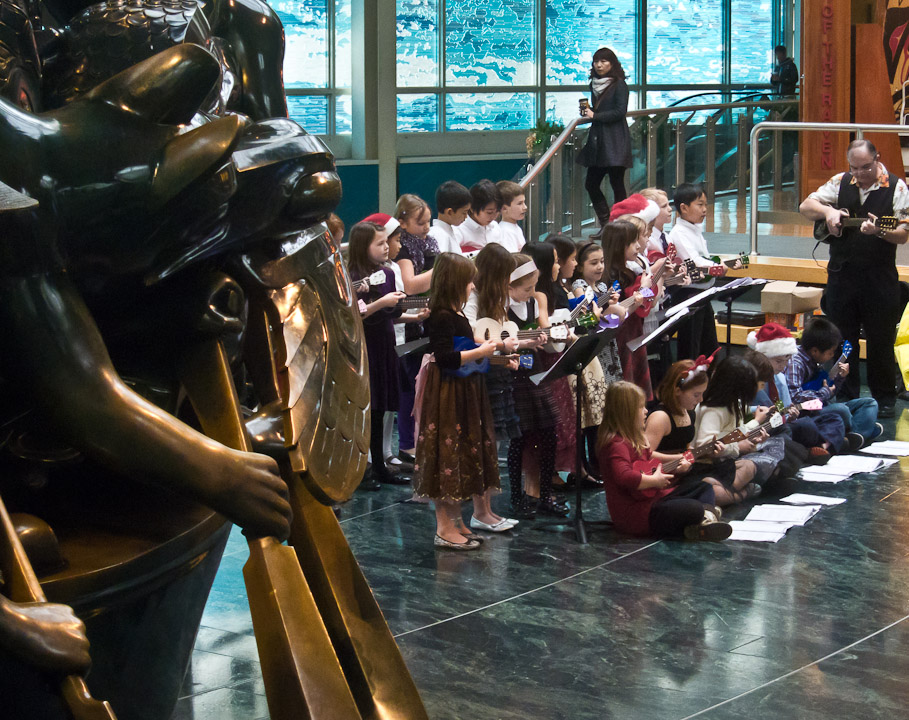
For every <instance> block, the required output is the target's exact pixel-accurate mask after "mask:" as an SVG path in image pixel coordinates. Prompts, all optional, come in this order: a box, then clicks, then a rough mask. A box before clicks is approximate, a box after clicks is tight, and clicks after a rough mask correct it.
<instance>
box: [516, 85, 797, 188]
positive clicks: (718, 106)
mask: <svg viewBox="0 0 909 720" xmlns="http://www.w3.org/2000/svg"><path fill="white" fill-rule="evenodd" d="M794 102H798V101H797V100H793V99H789V100H753V101H749V102H741V103H710V104H707V105H679V106H677V107H667V108H643V109H641V110H629V111H628V112H627V113H626V114H625V117H629V118H636V117H654V116H656V117H658V116H661V115H667V116H668V115H674V114H676V113H691V112H700V111H702V110H735V109H748V108H755V107H761V108H772V107H791V106H792V104H793V103H794ZM589 123H590V118H575V119H574V120H572V121H571V122H570V123H568V125H566V126H565V129H564V130H563V131H562V132H561V134H560V135H559V137H558V138H556V140H555V142H553V143H552V145H550V146H549V149H548V150H546V152H545V153H543V155H542V157H540V159H539V160H537V162H536V163H535V164H534V166H533V167H532V168H531V169H530V171H529V172H528V173H527V175H525V176H524V177H523V178H521V179H520V180H519V181H518V184H519V185H520V186H521V187H524V188H526V187H527V186H528V185H529V184H530V183H532V182H533V181H534V180H536V178H537V177H538V176H539V174H540V173H541V172H543V170H545V169H546V167H547V166H548V165H549V164H550V162H552V158H553V157H554V156H555V154H556V153H557V152H558V151H559V150H561V149H562V146H563V145H564V144H565V143H566V142H567V141H568V139H569V138H570V137H571V136H572V134H574V131H575V129H576V128H577V127H578V126H579V125H587V124H589Z"/></svg>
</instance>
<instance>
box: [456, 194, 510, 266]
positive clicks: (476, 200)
mask: <svg viewBox="0 0 909 720" xmlns="http://www.w3.org/2000/svg"><path fill="white" fill-rule="evenodd" d="M501 209H502V197H501V196H500V195H499V191H498V190H497V189H496V186H495V185H494V184H493V182H492V181H491V180H485V179H484V180H480V182H478V183H477V184H476V185H474V186H473V187H471V188H470V210H469V211H468V212H467V219H466V220H465V221H464V223H463V224H462V225H461V228H460V230H461V250H462V251H463V252H465V253H470V252H473V251H474V250H482V249H483V248H484V247H486V245H487V244H488V243H490V242H498V238H499V224H498V223H497V222H496V216H497V215H498V214H499V211H500V210H501Z"/></svg>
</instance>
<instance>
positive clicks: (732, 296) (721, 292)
mask: <svg viewBox="0 0 909 720" xmlns="http://www.w3.org/2000/svg"><path fill="white" fill-rule="evenodd" d="M742 279H743V280H746V281H747V282H738V281H736V280H734V281H733V282H731V283H729V284H728V285H720V286H719V287H718V288H717V292H716V294H715V295H714V297H716V298H721V299H723V300H724V301H725V302H726V357H729V353H730V351H731V349H732V303H734V302H735V301H736V300H738V299H739V298H740V297H742V295H744V294H745V293H746V292H748V291H749V290H750V289H751V288H753V287H760V286H761V285H766V284H767V283H768V282H770V281H769V280H764V279H763V278H757V279H755V278H742Z"/></svg>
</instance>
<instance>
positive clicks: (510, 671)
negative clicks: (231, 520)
mask: <svg viewBox="0 0 909 720" xmlns="http://www.w3.org/2000/svg"><path fill="white" fill-rule="evenodd" d="M897 410H898V411H901V410H902V411H903V417H902V418H901V419H898V421H897V423H896V424H895V423H894V422H893V421H890V422H889V423H888V426H887V432H886V434H885V437H891V438H892V437H894V436H896V437H897V438H898V439H909V407H907V405H906V404H905V403H899V404H898V405H897ZM904 426H905V427H904ZM907 475H909V458H907V459H903V460H901V461H900V463H898V464H897V465H894V466H893V467H892V468H890V469H888V470H886V471H883V472H880V473H876V474H869V475H860V476H856V477H854V478H852V479H850V480H847V481H845V482H842V483H840V484H838V485H830V486H826V485H815V484H811V483H807V482H797V483H792V484H790V485H787V487H781V488H779V489H778V493H777V496H779V493H788V492H790V491H791V490H793V489H797V490H798V491H800V492H808V493H813V494H821V495H831V496H837V497H844V498H846V499H847V502H846V503H844V504H842V505H839V506H836V507H830V508H825V509H824V510H822V511H821V513H820V514H819V515H817V516H816V517H815V518H814V519H812V520H811V522H810V523H809V524H808V525H807V526H805V527H802V528H793V529H792V530H790V531H789V533H788V535H787V536H786V537H785V538H784V539H783V540H782V541H780V542H779V543H777V544H753V543H743V542H726V543H723V544H686V543H682V542H667V541H659V542H654V541H650V540H639V539H629V538H626V537H621V536H619V535H617V534H616V533H614V532H612V531H598V532H594V533H593V534H592V535H591V542H590V544H589V545H586V546H581V545H578V544H577V543H576V542H575V541H574V537H573V534H572V533H570V532H568V531H567V530H566V529H565V528H562V529H559V528H552V527H549V528H540V527H535V526H534V523H532V522H524V523H522V524H521V525H520V526H519V528H517V529H515V530H514V531H512V532H511V533H506V534H504V535H497V536H490V537H489V538H488V539H487V541H486V543H485V545H484V547H483V548H482V550H480V551H479V552H475V553H464V554H458V553H451V552H447V553H446V552H440V551H436V550H434V549H433V547H432V542H431V540H432V534H433V517H432V513H431V511H430V509H429V507H428V506H425V505H413V504H405V503H402V502H401V501H402V500H403V499H404V498H405V497H406V496H407V494H406V493H405V491H404V490H403V489H402V488H400V487H387V488H383V490H382V491H380V492H378V493H369V494H367V493H358V494H357V496H356V497H355V498H354V499H353V500H352V501H351V502H350V503H348V504H347V505H346V506H345V507H344V508H343V515H342V520H343V527H344V530H345V533H346V534H347V537H348V538H349V541H350V543H351V546H352V547H353V549H354V552H355V553H356V555H357V557H358V558H359V561H360V563H361V565H362V567H363V569H364V572H365V573H366V576H367V578H368V579H369V581H370V583H371V584H372V587H373V589H374V591H375V593H376V596H377V597H378V600H379V603H380V605H381V607H382V609H383V611H384V612H385V615H386V617H387V619H388V622H389V625H390V626H391V628H392V631H393V632H394V633H395V635H396V636H397V638H398V643H399V645H400V646H401V649H402V651H403V653H404V657H405V659H406V660H407V663H408V665H409V667H410V668H411V671H412V673H413V675H414V678H415V680H416V683H417V685H418V687H419V688H420V690H421V693H422V695H423V698H424V700H425V703H426V706H427V708H428V710H429V714H430V717H431V718H433V720H454V719H455V718H459V719H460V718H476V719H477V720H485V719H496V718H500V719H502V720H517V719H518V718H520V719H522V720H524V719H526V718H541V719H547V720H549V719H553V720H555V719H565V720H587V719H591V720H593V719H596V720H601V719H604V718H617V719H618V718H620V719H622V720H626V719H635V720H636V719H638V718H640V719H645V720H664V719H665V720H681V719H682V718H694V717H699V718H709V719H710V720H721V719H726V718H730V719H731V718H742V717H746V718H799V719H800V720H814V719H818V720H819V719H821V718H824V719H826V718H862V719H866V718H888V720H892V719H894V718H900V717H905V716H904V715H903V713H904V712H906V709H905V708H906V707H907V706H909V679H907V678H909V653H907V648H909V487H907V482H906V479H905V478H906V477H907ZM768 499H771V500H772V499H774V496H773V495H770V496H769V497H763V496H762V497H761V498H759V500H760V501H761V502H765V501H767V500H768ZM499 500H500V501H503V498H499ZM502 504H503V505H504V502H502ZM585 508H586V510H585V512H587V513H588V514H589V515H590V516H591V517H603V516H604V514H605V508H604V502H603V496H602V493H594V494H589V495H587V496H586V497H585ZM746 511H747V508H739V509H737V510H734V511H731V512H730V513H729V515H730V516H731V517H739V516H742V515H744V514H745V512H746ZM244 562H245V544H244V542H243V539H242V537H241V536H240V535H239V533H236V532H235V533H234V534H233V535H232V537H231V540H230V543H229V544H228V548H227V555H226V557H225V559H224V562H223V563H222V566H221V569H220V571H219V574H218V577H217V579H216V581H215V587H214V588H213V590H212V594H211V597H210V599H209V602H208V606H207V607H206V612H205V616H204V618H203V621H202V625H203V627H202V629H201V631H200V633H199V637H198V640H197V643H196V650H195V653H194V657H193V663H192V667H191V669H190V672H189V673H188V675H187V678H186V682H185V685H184V691H183V692H184V695H185V696H184V697H183V698H181V699H180V701H179V703H178V706H177V709H176V712H175V714H174V716H173V717H174V720H189V719H191V718H192V719H194V720H209V719H214V718H218V720H231V719H233V718H243V719H244V720H255V719H258V718H267V717H268V708H267V705H266V702H265V697H264V694H263V692H264V691H263V686H262V681H261V676H260V671H259V664H258V658H257V655H256V646H255V639H254V638H253V637H252V627H251V622H250V619H249V612H248V609H247V607H246V594H245V590H244V587H243V580H242V575H241V568H242V565H243V563H244Z"/></svg>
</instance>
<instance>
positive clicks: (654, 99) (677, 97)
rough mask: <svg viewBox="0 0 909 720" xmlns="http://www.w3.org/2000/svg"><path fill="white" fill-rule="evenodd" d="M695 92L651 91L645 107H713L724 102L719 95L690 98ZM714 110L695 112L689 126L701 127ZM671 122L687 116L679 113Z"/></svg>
mask: <svg viewBox="0 0 909 720" xmlns="http://www.w3.org/2000/svg"><path fill="white" fill-rule="evenodd" d="M695 92H696V91H694V90H652V91H650V92H648V93H647V107H649V108H664V107H669V106H670V105H672V104H673V103H675V104H676V105H678V106H679V107H682V106H685V107H687V106H689V105H715V104H717V103H722V102H726V100H724V99H723V96H722V95H720V94H719V93H717V94H715V95H714V94H710V95H700V96H698V97H692V95H694V94H695ZM714 112H715V111H714V110H704V111H703V112H697V113H695V114H694V117H693V118H691V120H690V122H689V123H688V124H689V125H703V124H704V122H706V120H707V118H708V117H710V115H711V114H713V113H714ZM671 117H672V119H673V120H684V119H685V118H687V117H688V116H687V115H684V114H681V113H679V114H678V115H673V116H671Z"/></svg>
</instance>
